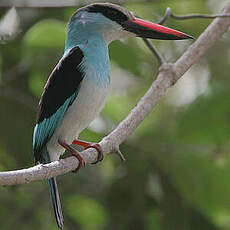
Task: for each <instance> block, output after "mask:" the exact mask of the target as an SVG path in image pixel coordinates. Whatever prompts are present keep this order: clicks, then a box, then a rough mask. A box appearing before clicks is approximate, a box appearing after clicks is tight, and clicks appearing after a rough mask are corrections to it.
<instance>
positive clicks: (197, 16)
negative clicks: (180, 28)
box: [158, 7, 230, 25]
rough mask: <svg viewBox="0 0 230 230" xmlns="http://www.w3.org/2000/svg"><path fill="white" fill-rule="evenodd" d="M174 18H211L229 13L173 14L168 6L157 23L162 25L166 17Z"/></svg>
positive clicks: (224, 16) (222, 16) (228, 15)
mask: <svg viewBox="0 0 230 230" xmlns="http://www.w3.org/2000/svg"><path fill="white" fill-rule="evenodd" d="M169 17H171V18H174V19H176V20H186V19H198V18H206V19H212V18H226V17H230V14H214V15H209V14H190V15H184V16H182V15H181V16H180V15H175V14H174V13H173V12H172V10H171V9H170V8H169V7H168V8H167V9H166V11H165V14H164V16H163V18H162V19H161V20H160V21H159V22H158V24H160V25H163V24H164V23H165V22H166V21H167V20H168V18H169Z"/></svg>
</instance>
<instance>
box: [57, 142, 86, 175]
mask: <svg viewBox="0 0 230 230" xmlns="http://www.w3.org/2000/svg"><path fill="white" fill-rule="evenodd" d="M58 143H59V145H61V146H62V147H63V148H65V149H66V150H68V151H70V152H71V154H69V155H68V156H67V157H70V156H74V157H76V158H77V159H78V160H79V165H78V167H77V168H76V169H75V170H74V171H73V172H77V171H78V170H79V169H80V168H82V167H84V166H85V164H86V162H85V160H84V159H83V158H82V156H81V155H80V154H79V153H78V152H77V151H76V150H75V149H74V148H72V147H71V146H70V145H68V144H67V143H65V142H63V141H60V140H58Z"/></svg>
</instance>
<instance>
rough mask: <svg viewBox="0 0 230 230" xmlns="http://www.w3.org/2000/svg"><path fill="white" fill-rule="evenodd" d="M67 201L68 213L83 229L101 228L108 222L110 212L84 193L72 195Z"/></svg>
mask: <svg viewBox="0 0 230 230" xmlns="http://www.w3.org/2000/svg"><path fill="white" fill-rule="evenodd" d="M66 202H67V204H66V206H67V214H68V215H69V216H70V217H71V218H72V219H73V220H74V221H76V222H77V223H80V225H81V226H82V229H83V230H90V229H95V230H97V229H101V228H102V227H103V226H104V225H105V224H106V222H107V219H108V214H107V213H106V211H105V209H104V208H103V206H101V205H100V204H99V203H98V202H96V201H95V200H93V199H91V198H89V197H86V196H83V195H72V196H69V197H68V199H67V201H66Z"/></svg>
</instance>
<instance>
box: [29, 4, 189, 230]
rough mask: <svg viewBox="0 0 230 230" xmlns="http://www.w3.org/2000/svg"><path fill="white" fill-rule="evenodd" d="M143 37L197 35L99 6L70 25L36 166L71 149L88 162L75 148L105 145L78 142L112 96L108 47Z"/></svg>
mask: <svg viewBox="0 0 230 230" xmlns="http://www.w3.org/2000/svg"><path fill="white" fill-rule="evenodd" d="M128 37H141V38H150V39H162V40H182V39H189V38H191V36H189V35H187V34H185V33H182V32H179V31H176V30H174V29H171V28H167V27H164V26H161V25H159V24H155V23H152V22H149V21H145V20H143V19H140V18H138V17H135V16H134V14H133V13H131V12H129V11H127V10H126V9H124V8H122V7H121V6H118V5H115V4H111V3H94V4H90V5H87V6H85V7H82V8H80V9H78V10H77V11H76V12H75V13H74V14H73V15H72V17H71V18H70V20H69V23H68V25H67V38H66V43H65V50H64V54H63V56H62V58H61V59H60V61H59V62H58V64H57V65H56V67H55V68H54V70H53V71H52V72H51V74H50V76H49V78H48V81H47V83H46V85H45V87H44V91H43V93H42V96H41V99H40V102H39V105H38V111H37V117H36V125H35V128H34V134H33V150H34V158H35V164H38V163H41V164H47V163H50V162H52V161H56V160H59V157H60V156H61V155H62V154H63V153H64V152H65V151H66V150H68V151H69V152H70V153H71V155H73V156H75V157H77V159H78V160H79V166H78V168H77V170H78V169H79V168H81V167H83V166H84V165H85V161H84V159H83V158H82V157H81V155H80V154H79V153H78V152H77V151H76V150H75V148H74V147H73V145H74V144H77V145H80V146H83V147H84V149H86V148H95V149H96V150H97V151H98V158H97V161H96V162H95V163H97V162H99V161H101V160H102V159H103V154H102V151H101V147H100V145H99V144H94V143H90V142H86V141H82V140H78V136H79V134H80V133H81V132H82V131H83V130H84V129H85V128H87V127H88V125H89V124H90V123H91V122H92V121H93V120H94V119H95V118H96V117H97V116H98V115H99V113H100V112H101V110H102V109H103V107H104V105H105V102H106V98H107V96H108V93H109V85H110V62H109V54H108V45H109V44H110V43H111V42H112V41H114V40H118V39H121V38H128ZM48 183H49V186H50V191H51V198H52V204H53V208H54V213H55V217H56V222H57V225H58V227H59V228H60V229H63V228H64V220H63V214H62V208H61V202H60V197H59V193H58V188H57V182H56V178H51V179H49V180H48Z"/></svg>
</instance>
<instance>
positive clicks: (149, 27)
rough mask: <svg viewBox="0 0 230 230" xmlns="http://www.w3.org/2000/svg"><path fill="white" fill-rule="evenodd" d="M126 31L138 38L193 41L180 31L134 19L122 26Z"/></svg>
mask: <svg viewBox="0 0 230 230" xmlns="http://www.w3.org/2000/svg"><path fill="white" fill-rule="evenodd" d="M122 26H123V27H124V29H125V30H127V31H129V32H132V33H134V34H136V35H137V36H138V37H142V38H152V39H161V40H182V39H189V38H190V39H193V37H192V36H189V35H187V34H185V33H182V32H180V31H177V30H174V29H171V28H168V27H165V26H162V25H159V24H156V23H152V22H149V21H145V20H143V19H140V18H134V19H132V20H129V21H127V22H126V23H124V24H123V25H122Z"/></svg>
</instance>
